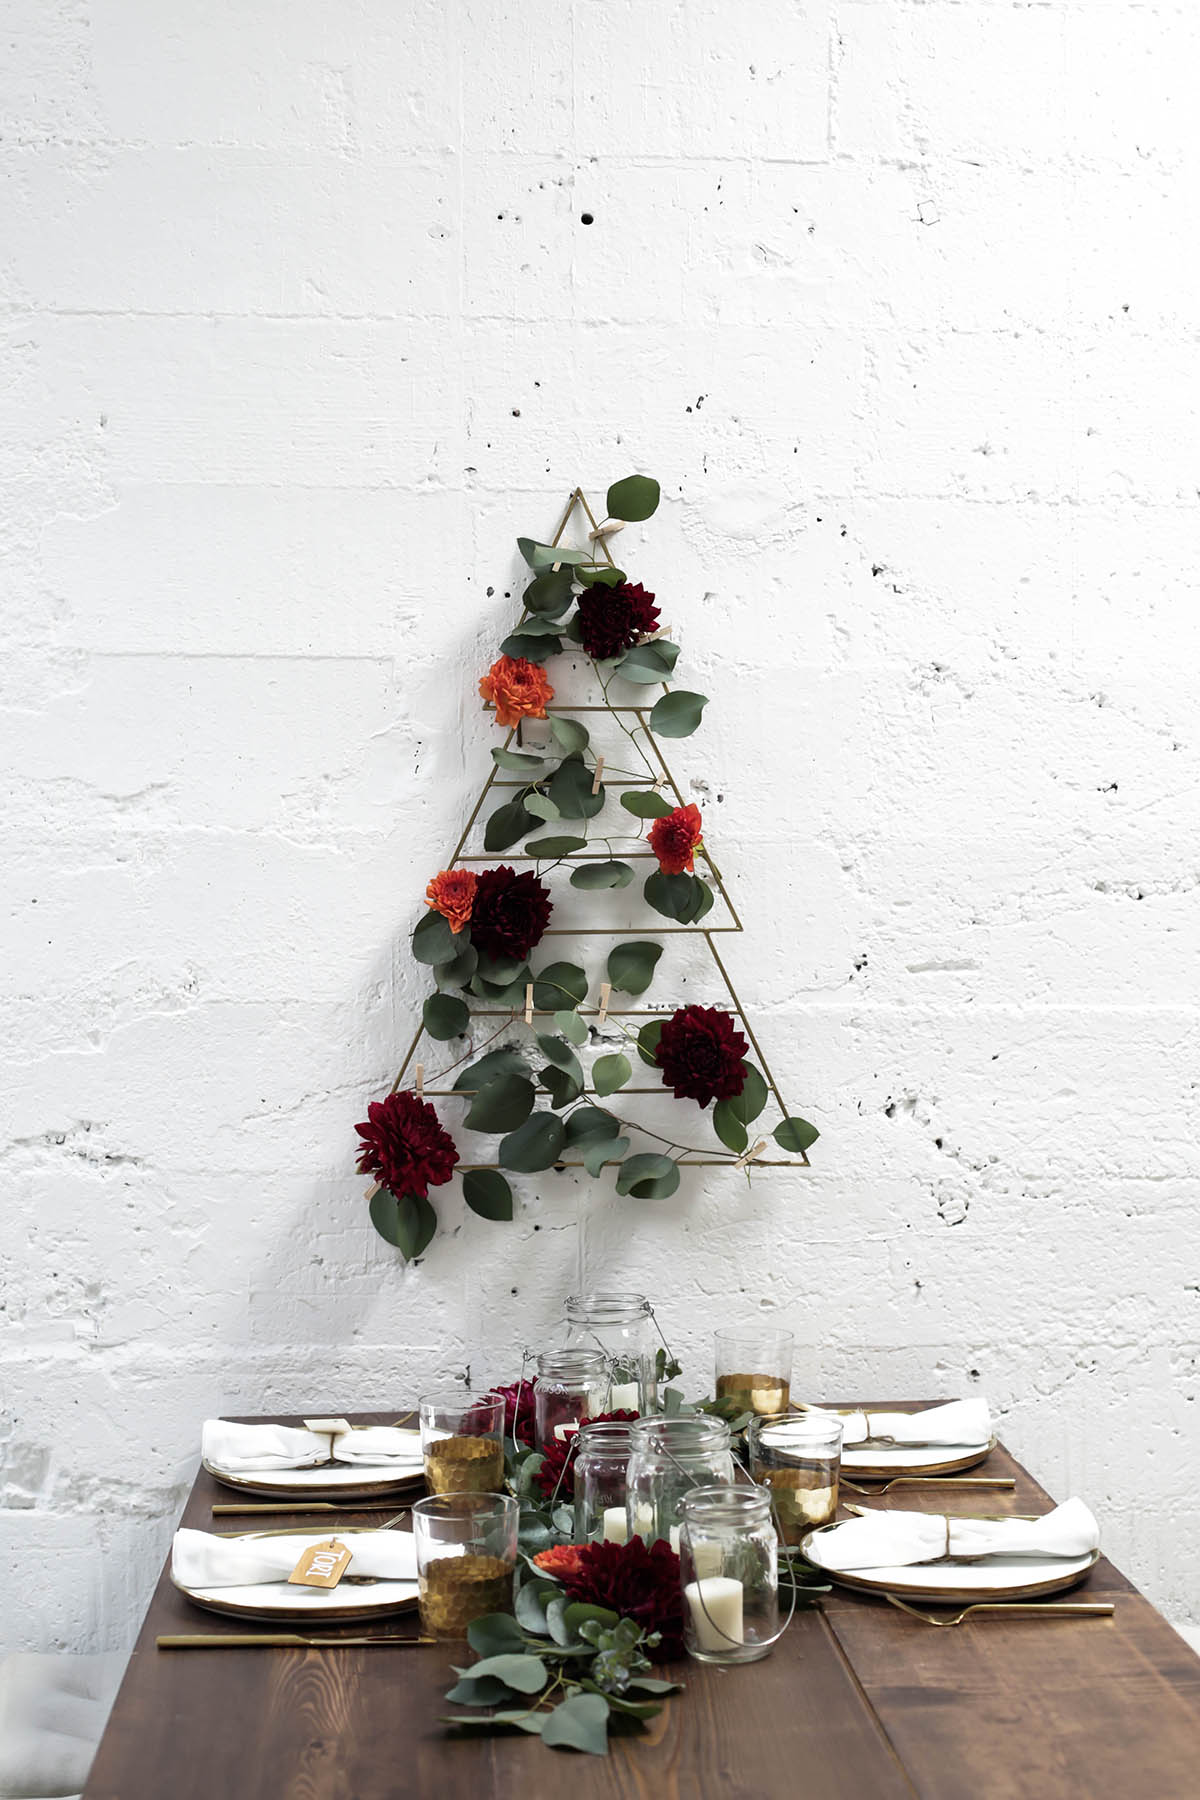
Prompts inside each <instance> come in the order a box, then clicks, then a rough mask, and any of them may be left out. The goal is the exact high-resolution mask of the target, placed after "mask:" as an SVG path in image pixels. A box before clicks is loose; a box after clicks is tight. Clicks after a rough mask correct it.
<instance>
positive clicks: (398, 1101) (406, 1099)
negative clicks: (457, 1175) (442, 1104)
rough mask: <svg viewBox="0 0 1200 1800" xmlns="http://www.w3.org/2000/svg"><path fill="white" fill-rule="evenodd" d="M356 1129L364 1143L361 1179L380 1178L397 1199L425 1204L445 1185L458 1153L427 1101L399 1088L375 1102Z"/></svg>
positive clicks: (360, 1170)
mask: <svg viewBox="0 0 1200 1800" xmlns="http://www.w3.org/2000/svg"><path fill="white" fill-rule="evenodd" d="M354 1129H355V1130H356V1131H357V1133H358V1135H359V1137H360V1138H362V1140H363V1142H362V1146H361V1149H360V1154H359V1158H358V1172H359V1174H360V1175H367V1174H374V1175H378V1177H379V1179H380V1181H381V1182H382V1183H383V1185H384V1187H386V1188H390V1189H391V1191H392V1193H393V1194H395V1196H396V1198H397V1200H399V1199H401V1198H402V1197H403V1196H404V1195H405V1194H412V1195H414V1196H415V1197H416V1198H418V1199H422V1200H423V1199H425V1198H426V1196H427V1195H428V1192H429V1189H430V1188H431V1187H441V1185H442V1183H443V1182H445V1181H449V1179H450V1177H451V1175H453V1173H454V1165H455V1164H456V1163H457V1161H458V1151H457V1150H456V1149H455V1146H454V1139H453V1138H452V1137H451V1136H450V1134H449V1132H447V1131H444V1130H443V1129H442V1122H441V1120H440V1119H439V1118H438V1116H437V1113H436V1112H435V1111H434V1110H433V1107H432V1106H430V1104H429V1102H428V1101H427V1100H418V1098H417V1096H416V1095H415V1094H412V1093H409V1092H408V1090H407V1089H403V1090H402V1091H401V1092H400V1093H398V1094H389V1095H388V1097H387V1099H386V1100H373V1101H372V1102H371V1104H370V1106H368V1108H367V1117H366V1121H365V1123H364V1124H362V1125H356V1126H355V1127H354Z"/></svg>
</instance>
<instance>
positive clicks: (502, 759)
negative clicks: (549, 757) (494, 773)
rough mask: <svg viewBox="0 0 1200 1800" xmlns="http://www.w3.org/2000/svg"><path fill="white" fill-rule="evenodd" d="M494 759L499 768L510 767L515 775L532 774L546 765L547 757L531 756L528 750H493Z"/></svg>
mask: <svg viewBox="0 0 1200 1800" xmlns="http://www.w3.org/2000/svg"><path fill="white" fill-rule="evenodd" d="M492 761H493V762H494V763H495V765H496V767H497V768H498V769H508V770H509V771H510V773H511V774H513V775H532V774H533V772H534V770H535V769H542V768H544V767H545V758H544V757H541V756H530V755H529V753H528V751H526V750H493V751H492Z"/></svg>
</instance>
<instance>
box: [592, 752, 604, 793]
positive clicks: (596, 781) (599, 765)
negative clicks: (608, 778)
mask: <svg viewBox="0 0 1200 1800" xmlns="http://www.w3.org/2000/svg"><path fill="white" fill-rule="evenodd" d="M603 773H604V758H603V757H602V756H598V757H597V758H596V773H595V774H594V775H593V776H592V792H593V794H598V793H599V792H600V777H601V776H602V775H603Z"/></svg>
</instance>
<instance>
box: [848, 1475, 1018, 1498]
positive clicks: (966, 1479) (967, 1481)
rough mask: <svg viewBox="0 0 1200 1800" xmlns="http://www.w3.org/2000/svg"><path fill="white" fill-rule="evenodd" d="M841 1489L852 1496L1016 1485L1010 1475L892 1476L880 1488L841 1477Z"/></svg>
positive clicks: (1008, 1487)
mask: <svg viewBox="0 0 1200 1800" xmlns="http://www.w3.org/2000/svg"><path fill="white" fill-rule="evenodd" d="M841 1484H842V1486H843V1487H848V1488H849V1489H850V1492H851V1493H852V1494H886V1493H887V1491H888V1489H889V1488H894V1487H948V1488H1007V1489H1010V1490H1011V1489H1012V1488H1015V1487H1016V1485H1017V1483H1016V1480H1015V1478H1014V1477H1013V1476H1012V1475H893V1476H892V1478H891V1480H890V1481H885V1482H884V1483H883V1485H882V1487H879V1486H876V1485H868V1486H865V1487H864V1485H863V1484H862V1482H860V1481H851V1480H850V1478H849V1476H847V1475H843V1476H842V1477H841Z"/></svg>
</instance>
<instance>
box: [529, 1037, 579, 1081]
mask: <svg viewBox="0 0 1200 1800" xmlns="http://www.w3.org/2000/svg"><path fill="white" fill-rule="evenodd" d="M537 1041H538V1045H539V1047H540V1049H541V1051H542V1054H543V1056H545V1057H547V1058H548V1059H549V1061H550V1062H552V1063H553V1064H554V1065H555V1067H556V1068H558V1069H565V1070H566V1071H567V1073H568V1074H569V1075H574V1074H576V1073H580V1074H581V1073H582V1070H581V1069H580V1067H579V1058H578V1057H577V1056H576V1054H575V1052H574V1051H573V1050H572V1048H571V1046H570V1044H564V1042H563V1040H562V1039H561V1038H557V1037H554V1036H553V1035H552V1034H551V1033H550V1032H548V1031H545V1032H543V1031H539V1032H538V1034H537Z"/></svg>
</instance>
